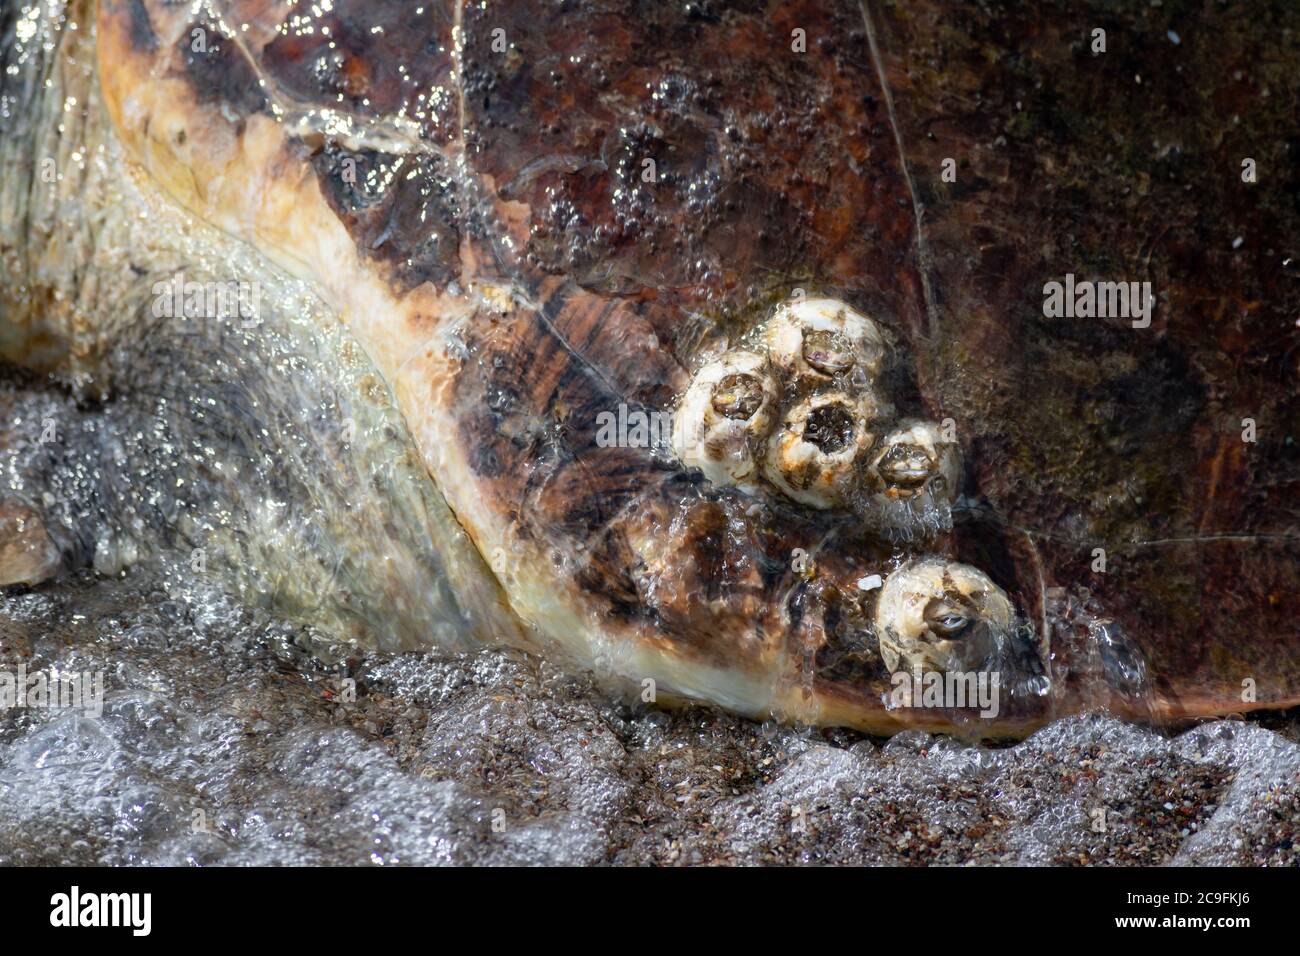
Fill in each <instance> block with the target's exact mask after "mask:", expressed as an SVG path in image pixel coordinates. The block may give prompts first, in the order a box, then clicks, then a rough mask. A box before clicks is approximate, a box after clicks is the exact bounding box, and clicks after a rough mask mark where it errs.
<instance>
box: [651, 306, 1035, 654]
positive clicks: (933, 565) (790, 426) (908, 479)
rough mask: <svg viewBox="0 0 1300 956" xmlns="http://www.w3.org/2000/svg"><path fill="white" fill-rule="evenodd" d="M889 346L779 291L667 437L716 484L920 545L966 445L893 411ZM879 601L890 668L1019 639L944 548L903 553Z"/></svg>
mask: <svg viewBox="0 0 1300 956" xmlns="http://www.w3.org/2000/svg"><path fill="white" fill-rule="evenodd" d="M889 358H890V346H889V339H888V338H887V336H886V334H885V333H884V332H883V331H882V329H881V328H880V327H879V326H878V325H877V324H876V323H875V322H874V321H873V320H872V319H871V318H869V317H868V316H866V315H863V314H862V313H861V312H859V311H857V310H855V309H853V308H852V307H850V306H848V305H847V304H845V303H843V302H841V301H838V300H836V299H829V298H803V297H800V298H797V299H792V300H790V301H787V302H785V303H783V304H782V305H780V306H778V307H777V308H776V310H775V311H774V312H773V314H772V315H771V316H770V317H769V318H768V319H767V321H766V322H764V323H763V324H762V325H760V326H759V327H758V328H757V329H755V330H754V331H753V332H752V333H751V334H749V335H747V336H746V337H745V339H744V340H743V342H742V343H741V344H740V345H738V346H736V347H735V348H732V349H729V350H728V351H726V352H724V353H722V354H721V355H719V356H717V357H714V358H713V359H712V360H711V361H709V362H707V363H706V364H704V365H703V366H701V367H700V368H699V369H698V370H697V371H696V373H695V376H694V378H693V379H692V382H691V385H690V387H689V388H688V390H687V392H686V394H685V396H684V397H683V399H682V402H681V404H680V406H679V408H678V411H677V414H676V416H675V417H674V434H673V440H674V446H675V448H676V450H677V453H678V455H679V457H680V458H681V460H682V461H683V463H685V464H686V465H688V466H690V467H694V468H698V469H699V470H700V471H701V472H702V473H703V474H704V476H705V477H706V478H707V479H708V480H709V481H711V482H713V483H715V484H721V485H738V486H741V487H744V488H746V489H748V490H751V491H755V492H761V491H762V490H764V489H766V490H767V491H768V492H769V493H775V494H779V495H781V496H784V497H785V498H788V499H790V500H791V501H794V502H797V503H798V504H800V505H803V506H806V507H809V508H814V509H818V510H823V511H835V510H839V511H843V512H844V513H845V515H846V517H847V518H848V520H856V521H859V522H860V523H861V525H862V527H863V528H864V530H865V531H866V532H868V533H869V534H870V535H872V536H874V537H875V538H877V539H879V540H883V541H885V542H888V543H890V544H893V545H900V544H907V545H915V544H920V545H922V546H924V544H925V543H926V542H927V541H929V540H930V539H932V538H933V537H934V536H935V535H936V534H937V533H940V532H942V531H946V530H949V529H950V528H951V524H952V510H951V508H952V503H953V499H954V496H955V495H956V494H957V492H958V489H959V486H960V482H961V469H962V465H961V452H960V449H959V447H958V445H957V442H956V439H955V436H954V435H952V434H951V432H950V431H947V430H945V429H944V428H943V427H942V426H941V425H939V424H937V423H935V422H929V421H922V420H919V419H914V418H900V417H898V415H897V413H896V411H895V405H894V400H893V396H892V395H891V394H890V389H889V387H888V380H887V377H886V371H887V366H888V363H889ZM875 602H876V604H875V613H874V629H875V632H876V636H877V641H878V646H879V651H880V657H881V660H882V662H883V663H884V665H885V667H886V669H887V670H889V671H891V672H898V671H900V670H905V671H909V672H912V671H939V672H953V671H958V670H963V669H993V668H1000V667H1001V666H1002V665H1003V664H1006V663H1007V662H1008V660H1009V654H1010V653H1011V651H1012V650H1014V649H1015V647H1014V646H1015V645H1016V643H1017V642H1016V640H1015V630H1016V621H1015V610H1014V607H1013V606H1012V604H1011V601H1010V600H1009V599H1008V597H1007V595H1006V594H1005V593H1004V592H1003V591H1002V589H1001V588H999V587H998V586H997V585H996V584H995V583H993V581H992V580H990V579H989V577H988V576H987V575H985V574H984V573H983V572H982V571H979V570H977V569H975V568H972V567H970V566H968V565H964V564H958V563H957V562H954V561H950V560H947V559H944V558H941V557H934V556H927V555H921V556H918V557H916V558H914V559H913V560H911V561H909V562H906V563H904V564H902V565H901V566H900V567H898V568H897V569H896V570H895V571H893V573H891V574H890V575H889V577H888V580H886V581H885V582H884V584H883V587H882V588H881V590H880V591H879V593H878V595H876V597H875Z"/></svg>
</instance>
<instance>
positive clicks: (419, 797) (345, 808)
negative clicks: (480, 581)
mask: <svg viewBox="0 0 1300 956" xmlns="http://www.w3.org/2000/svg"><path fill="white" fill-rule="evenodd" d="M312 638H313V636H312V635H311V634H309V633H308V632H306V631H304V630H303V629H301V628H297V627H294V626H292V625H289V624H286V623H284V622H282V621H278V620H276V619H275V618H273V617H271V616H269V615H267V614H266V613H264V612H262V611H255V610H250V609H247V608H244V607H241V606H240V605H238V604H237V603H235V602H233V601H232V600H230V599H229V598H227V597H225V596H223V595H222V594H220V593H218V592H214V591H204V590H202V589H199V588H196V587H195V586H193V585H186V586H178V585H177V584H176V583H175V582H170V583H169V582H168V581H166V580H164V579H163V578H161V577H156V576H154V575H152V574H150V573H147V572H143V571H136V572H133V573H131V574H129V575H128V576H127V577H125V578H122V579H111V580H106V579H102V578H95V577H92V576H91V575H89V574H85V575H83V576H81V577H75V578H72V579H69V580H65V581H63V582H61V583H57V584H53V585H46V586H43V587H41V588H38V589H36V590H33V591H21V590H20V591H13V590H11V591H10V592H8V593H6V594H4V595H3V596H0V667H2V668H3V669H7V670H10V671H13V670H14V669H16V667H17V665H18V663H19V662H20V661H22V662H25V664H26V666H27V668H28V671H29V673H30V672H32V671H35V670H37V669H41V668H48V667H50V666H55V667H57V668H58V669H59V670H60V671H61V672H62V671H70V672H86V671H103V674H104V688H105V690H104V706H103V713H102V715H101V716H99V717H97V718H96V717H93V716H87V715H86V714H84V713H81V712H76V711H58V710H43V709H15V710H11V711H9V712H8V713H7V714H6V715H5V716H4V717H3V718H2V719H0V863H3V864H39V863H84V864H111V865H120V864H179V865H186V864H226V865H239V864H254V863H257V864H367V863H371V864H382V865H389V864H399V863H408V864H467V863H474V864H508V863H525V864H543V863H552V864H563V863H573V864H590V863H664V864H690V863H765V862H781V863H885V864H913V863H945V864H955V863H1031V864H1038V863H1050V864H1076V863H1085V862H1086V863H1120V864H1123V863H1141V864H1159V863H1170V862H1172V863H1211V864H1283V865H1287V864H1289V865H1295V864H1297V863H1300V850H1298V849H1297V848H1296V845H1295V843H1296V839H1297V830H1300V745H1298V744H1297V742H1296V741H1297V737H1298V736H1300V735H1298V728H1297V721H1296V719H1295V717H1294V716H1290V717H1287V716H1275V717H1272V718H1266V719H1265V720H1266V722H1267V723H1268V724H1270V725H1271V727H1272V729H1270V728H1269V727H1266V726H1263V725H1261V724H1260V723H1257V722H1235V721H1216V722H1212V723H1206V724H1203V725H1201V726H1199V727H1196V728H1194V729H1191V730H1187V731H1185V732H1182V733H1180V734H1178V735H1176V736H1172V737H1167V736H1163V735H1161V734H1159V733H1157V732H1155V731H1153V730H1151V729H1147V728H1142V727H1135V726H1130V725H1127V724H1124V723H1121V722H1119V721H1116V720H1114V719H1110V718H1107V717H1100V716H1094V717H1082V718H1071V719H1068V720H1063V721H1060V722H1058V723H1056V724H1054V725H1052V726H1049V727H1047V728H1045V729H1044V730H1042V731H1040V732H1038V733H1037V734H1035V735H1034V736H1032V737H1031V738H1029V739H1028V740H1026V741H1024V742H1022V743H1020V744H1018V745H1015V746H1010V747H1004V748H986V747H975V746H967V745H964V744H960V743H957V742H954V741H952V740H950V739H947V738H943V737H933V736H930V735H926V734H922V733H919V732H909V733H904V734H901V735H899V736H896V737H894V738H892V739H890V740H888V741H881V740H873V739H869V738H863V737H860V736H858V735H855V734H849V733H844V732H837V731H830V732H821V731H806V730H805V731H799V730H794V729H789V728H784V727H778V726H775V725H760V724H757V723H753V722H750V721H745V720H741V719H738V718H734V717H731V716H728V715H724V714H720V713H717V712H714V711H711V710H704V709H696V710H688V711H678V712H672V713H670V712H664V711H655V710H638V709H632V708H629V707H626V706H624V705H621V704H618V703H616V702H614V701H611V700H610V699H609V698H608V697H606V696H605V695H603V694H602V693H601V692H599V691H598V690H596V689H594V688H592V687H591V686H589V685H588V684H587V683H585V682H584V681H581V680H575V679H572V678H568V677H565V676H562V675H560V674H559V673H557V672H556V671H555V670H553V669H552V668H551V667H549V666H548V665H546V664H544V663H541V662H538V661H535V660H532V659H528V658H524V657H520V656H511V655H505V654H501V653H496V652H485V653H483V654H481V655H479V656H475V657H471V658H451V657H445V656H436V655H432V654H421V653H407V654H402V655H399V656H383V655H376V656H375V657H373V658H369V659H367V658H343V659H340V660H339V662H338V663H337V664H331V663H329V662H328V661H329V660H330V658H329V655H328V654H322V653H321V652H320V651H319V648H318V649H317V651H316V652H315V653H308V652H306V651H305V650H304V649H303V648H304V647H306V646H308V645H313V646H314V645H315V642H314V641H313V639H312ZM346 680H352V681H355V700H351V696H352V695H351V693H350V692H349V690H350V686H349V685H348V684H347V683H346V682H345V681H346ZM1102 810H1104V811H1105V817H1104V820H1103V819H1102V818H1101V816H1100V814H1099V812H1098V811H1102ZM1102 825H1104V827H1105V829H1104V832H1102V831H1101V829H1100V828H1101V826H1102Z"/></svg>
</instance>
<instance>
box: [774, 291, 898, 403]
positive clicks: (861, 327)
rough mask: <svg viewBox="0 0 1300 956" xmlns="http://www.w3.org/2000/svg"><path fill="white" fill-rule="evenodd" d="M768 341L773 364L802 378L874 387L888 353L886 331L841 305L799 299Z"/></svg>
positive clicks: (787, 306)
mask: <svg viewBox="0 0 1300 956" xmlns="http://www.w3.org/2000/svg"><path fill="white" fill-rule="evenodd" d="M765 338H766V340H767V347H768V349H769V351H770V352H771V356H772V361H773V363H774V364H776V365H777V366H778V367H779V368H780V369H782V370H783V371H784V372H786V373H787V374H790V375H793V376H795V377H798V378H811V379H813V380H817V381H828V380H831V379H839V378H841V377H848V378H851V379H852V380H853V381H855V382H857V383H858V384H860V385H868V384H871V383H874V382H875V380H876V379H877V377H878V376H879V375H880V373H881V371H882V369H883V368H884V365H885V355H886V351H887V347H886V344H885V337H884V335H883V334H882V333H881V331H880V327H879V326H877V325H876V323H875V322H873V321H872V320H871V319H869V318H867V317H866V316H865V315H863V314H862V313H861V312H858V311H856V310H855V309H853V308H852V307H850V306H848V305H846V304H845V303H843V302H840V301H839V300H838V299H796V300H793V301H791V302H787V303H784V304H782V305H781V306H780V307H779V308H778V309H777V310H776V313H775V314H774V315H773V316H772V318H771V320H770V321H769V322H768V325H767V329H766V333H765Z"/></svg>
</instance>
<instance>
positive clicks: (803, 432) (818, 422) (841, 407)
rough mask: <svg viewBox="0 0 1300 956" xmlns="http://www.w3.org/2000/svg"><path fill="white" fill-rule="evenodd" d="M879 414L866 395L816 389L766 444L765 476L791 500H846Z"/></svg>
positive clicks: (821, 503)
mask: <svg viewBox="0 0 1300 956" xmlns="http://www.w3.org/2000/svg"><path fill="white" fill-rule="evenodd" d="M876 417H877V409H876V405H875V401H874V398H873V397H872V395H871V394H870V393H866V394H865V395H856V396H855V395H852V394H850V393H848V392H844V391H840V390H838V389H834V390H828V391H824V392H818V393H816V394H814V395H811V396H809V397H808V398H805V399H803V400H802V401H800V402H799V403H797V404H796V405H795V406H794V407H793V408H791V409H790V411H789V412H788V413H786V415H785V417H784V418H783V419H782V420H781V423H780V425H779V426H778V427H777V429H776V430H775V431H774V432H773V433H772V437H771V439H770V440H769V441H768V445H767V458H766V462H765V468H764V474H765V475H766V476H767V479H768V480H769V481H770V482H772V484H774V485H775V486H776V487H777V488H779V489H781V491H783V492H784V493H785V494H787V495H789V496H790V497H791V498H793V499H794V500H795V501H798V502H801V503H803V504H806V505H810V506H812V507H814V508H823V509H824V508H835V507H839V506H841V505H844V504H846V503H847V502H849V501H850V500H851V498H852V496H853V494H854V489H855V487H856V485H857V482H858V473H859V460H860V459H861V457H862V456H863V455H864V454H865V453H866V451H867V450H868V449H869V448H870V447H871V446H872V444H873V443H874V441H875V435H874V434H873V433H872V430H871V427H870V426H871V422H872V421H873V420H875V418H876Z"/></svg>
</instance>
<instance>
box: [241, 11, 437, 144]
mask: <svg viewBox="0 0 1300 956" xmlns="http://www.w3.org/2000/svg"><path fill="white" fill-rule="evenodd" d="M454 2H455V0H428V2H421V3H419V4H415V3H409V2H406V0H335V2H334V3H333V5H332V7H331V9H330V10H329V11H327V12H326V11H316V12H314V11H313V10H311V9H308V8H306V7H299V8H295V9H294V10H293V11H292V15H293V16H294V17H306V18H308V19H309V21H310V27H311V29H310V30H308V29H305V28H304V29H297V30H295V29H293V28H292V27H289V26H287V24H286V27H285V28H284V29H282V30H281V31H280V35H278V36H277V37H275V39H274V40H272V42H270V43H269V44H268V45H267V46H266V48H265V49H264V50H263V53H262V68H263V69H264V71H265V72H266V75H267V76H268V77H269V78H270V79H271V80H272V81H273V82H274V83H275V84H276V86H277V88H278V89H279V90H280V91H281V92H282V93H283V94H284V95H285V96H286V97H288V98H290V99H292V100H296V101H298V102H301V103H304V104H307V105H309V106H314V105H317V104H320V105H329V106H331V107H333V108H335V109H339V110H343V111H344V112H347V113H351V114H353V115H356V116H359V117H363V118H378V119H392V118H394V117H397V116H402V117H404V118H406V119H408V120H410V121H412V122H414V123H415V124H416V125H417V126H418V128H419V130H420V135H421V137H422V138H424V139H425V140H427V141H428V142H430V143H434V144H445V143H447V142H449V141H450V140H452V139H453V138H454V137H455V136H456V135H457V130H458V126H459V110H458V107H457V103H458V95H457V91H456V89H455V86H454V84H453V82H452V68H453V63H452V37H451V31H452V24H453V13H452V10H453V4H454ZM417 7H418V8H419V9H420V12H417Z"/></svg>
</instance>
